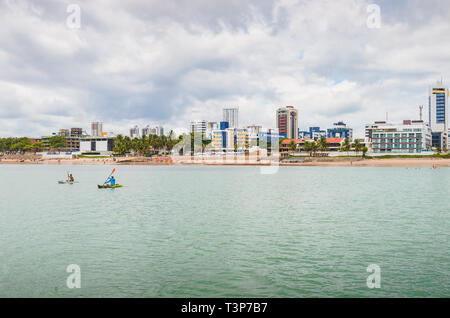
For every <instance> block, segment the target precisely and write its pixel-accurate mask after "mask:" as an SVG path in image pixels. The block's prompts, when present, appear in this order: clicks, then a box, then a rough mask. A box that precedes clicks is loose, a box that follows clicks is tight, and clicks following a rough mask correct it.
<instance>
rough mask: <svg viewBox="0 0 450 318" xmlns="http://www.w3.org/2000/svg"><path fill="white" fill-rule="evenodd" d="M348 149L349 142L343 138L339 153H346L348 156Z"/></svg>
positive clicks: (349, 146)
mask: <svg viewBox="0 0 450 318" xmlns="http://www.w3.org/2000/svg"><path fill="white" fill-rule="evenodd" d="M350 148H351V144H350V140H349V139H348V138H345V139H344V141H343V142H342V145H341V149H340V151H346V152H347V156H348V152H349V151H350Z"/></svg>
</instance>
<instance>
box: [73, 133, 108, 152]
mask: <svg viewBox="0 0 450 318" xmlns="http://www.w3.org/2000/svg"><path fill="white" fill-rule="evenodd" d="M113 149H114V137H112V136H111V137H106V136H105V137H100V136H98V137H97V136H89V137H83V138H80V151H81V153H84V152H99V153H101V154H108V153H112V151H113Z"/></svg>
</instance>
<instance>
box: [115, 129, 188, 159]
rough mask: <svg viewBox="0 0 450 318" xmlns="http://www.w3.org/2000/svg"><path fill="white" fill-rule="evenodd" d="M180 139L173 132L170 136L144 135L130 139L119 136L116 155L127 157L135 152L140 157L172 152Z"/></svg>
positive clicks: (116, 140) (116, 141)
mask: <svg viewBox="0 0 450 318" xmlns="http://www.w3.org/2000/svg"><path fill="white" fill-rule="evenodd" d="M179 141H180V138H179V137H178V138H177V137H175V134H174V132H173V131H172V130H171V131H170V133H169V135H168V136H165V135H162V136H158V135H144V136H142V137H141V138H138V137H135V138H130V137H128V136H125V137H124V136H122V135H117V137H116V139H115V142H114V149H113V151H114V153H115V154H118V155H125V154H127V153H131V152H134V153H136V154H140V155H151V154H154V153H157V152H160V151H163V152H168V151H170V150H171V149H172V148H173V147H174V146H175V145H176V144H177V143H178V142H179Z"/></svg>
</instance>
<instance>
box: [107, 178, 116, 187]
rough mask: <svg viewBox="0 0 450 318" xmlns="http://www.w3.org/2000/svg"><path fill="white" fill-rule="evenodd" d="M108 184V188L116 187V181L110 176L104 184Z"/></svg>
mask: <svg viewBox="0 0 450 318" xmlns="http://www.w3.org/2000/svg"><path fill="white" fill-rule="evenodd" d="M108 183H109V184H110V186H115V185H116V179H115V178H114V176H111V177H110V178H109V179H108V180H106V182H105V184H108Z"/></svg>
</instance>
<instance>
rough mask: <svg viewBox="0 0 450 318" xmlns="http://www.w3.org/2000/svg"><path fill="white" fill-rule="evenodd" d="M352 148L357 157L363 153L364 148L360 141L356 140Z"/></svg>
mask: <svg viewBox="0 0 450 318" xmlns="http://www.w3.org/2000/svg"><path fill="white" fill-rule="evenodd" d="M352 146H353V148H355V152H356V155H358V152H359V151H361V150H362V149H363V147H364V146H363V144H361V142H360V141H359V140H358V139H356V140H355V142H354V143H353V145H352Z"/></svg>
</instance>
